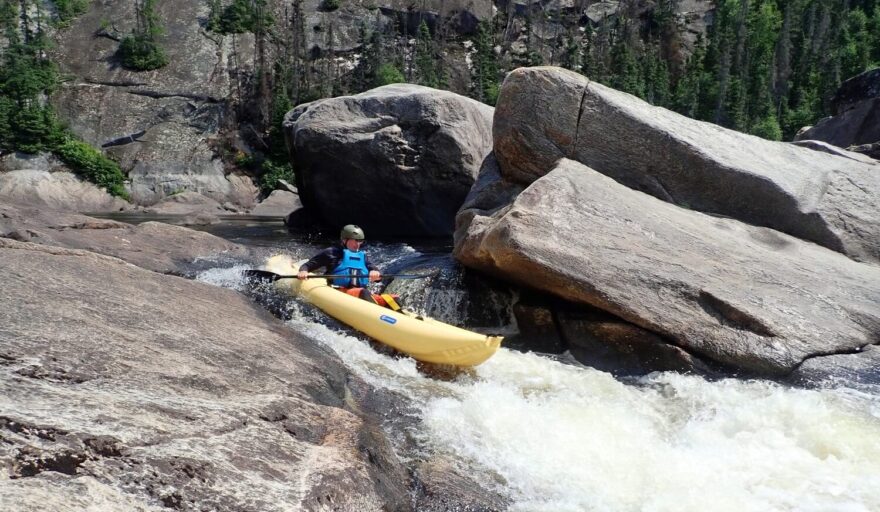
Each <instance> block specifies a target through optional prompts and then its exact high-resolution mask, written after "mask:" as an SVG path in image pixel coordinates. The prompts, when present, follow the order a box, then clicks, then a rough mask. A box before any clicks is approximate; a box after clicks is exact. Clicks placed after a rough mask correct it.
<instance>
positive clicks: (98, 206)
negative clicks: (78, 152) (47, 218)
mask: <svg viewBox="0 0 880 512" xmlns="http://www.w3.org/2000/svg"><path fill="white" fill-rule="evenodd" d="M0 201H4V202H15V203H27V204H30V205H31V206H43V207H46V208H51V209H55V210H69V211H76V212H113V211H120V210H126V209H129V208H131V204H129V203H128V201H125V200H124V199H120V198H118V197H114V196H112V195H110V194H109V193H107V191H106V190H104V189H102V188H98V187H97V186H96V185H94V184H92V183H89V182H87V181H83V180H81V179H79V178H78V177H77V176H76V175H74V174H72V173H70V172H47V171H40V170H18V171H11V172H0Z"/></svg>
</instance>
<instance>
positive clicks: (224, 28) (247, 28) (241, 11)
mask: <svg viewBox="0 0 880 512" xmlns="http://www.w3.org/2000/svg"><path fill="white" fill-rule="evenodd" d="M260 16H262V17H263V19H262V22H263V27H268V26H269V25H271V24H272V23H273V22H274V19H273V18H272V16H271V15H270V14H269V13H267V12H266V10H265V2H264V1H260V2H253V1H251V0H234V1H233V2H232V3H231V4H229V5H227V6H226V7H224V8H223V10H222V11H220V3H219V2H216V1H214V2H212V3H211V14H210V16H209V18H208V30H210V31H212V32H217V33H219V34H243V33H245V32H254V31H256V30H257V29H258V28H259V25H260Z"/></svg>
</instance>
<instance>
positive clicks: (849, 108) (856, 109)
mask: <svg viewBox="0 0 880 512" xmlns="http://www.w3.org/2000/svg"><path fill="white" fill-rule="evenodd" d="M832 104H833V108H834V116H832V117H826V118H825V119H822V120H821V121H819V122H818V123H816V125H815V126H812V127H810V128H809V129H806V130H804V131H802V132H800V133H798V135H797V140H821V141H825V142H828V143H830V144H834V145H835V146H839V147H842V148H849V149H850V150H852V151H858V152H861V153H865V154H868V155H869V156H872V157H875V158H876V155H877V149H876V148H874V147H873V145H874V144H880V68H878V69H874V70H872V71H865V72H864V73H862V74H860V75H857V76H854V77H852V78H850V79H849V80H847V81H845V82H843V84H841V86H840V88H839V89H838V90H837V93H836V94H835V96H834V99H833V100H832Z"/></svg>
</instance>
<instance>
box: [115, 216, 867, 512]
mask: <svg viewBox="0 0 880 512" xmlns="http://www.w3.org/2000/svg"><path fill="white" fill-rule="evenodd" d="M120 220H126V219H120ZM129 220H131V219H129ZM205 229H206V230H207V231H210V232H212V233H214V234H217V235H219V236H223V237H225V238H228V239H230V240H233V241H236V242H238V243H242V244H246V245H251V246H255V247H261V248H263V249H264V250H265V251H266V253H267V254H269V253H272V252H279V251H284V252H287V253H290V254H292V255H293V256H295V257H306V256H309V255H311V253H313V252H314V251H316V250H318V249H320V248H321V247H323V246H324V245H326V243H328V242H329V239H327V238H322V237H320V236H314V235H310V234H307V233H299V234H289V233H287V231H286V229H285V228H284V226H282V225H281V224H280V222H278V223H271V222H265V221H258V220H254V219H244V218H239V219H237V220H236V221H235V222H224V223H221V224H218V225H214V226H208V227H206V228H205ZM368 236H369V233H368ZM369 249H370V250H371V257H373V258H375V259H376V260H377V262H381V263H382V264H384V268H385V270H386V271H389V272H390V271H398V270H402V269H413V268H434V269H439V270H441V277H440V278H439V279H438V280H436V281H434V282H431V283H425V284H413V283H412V282H409V283H408V284H407V286H409V288H406V289H404V290H402V292H403V294H404V296H405V298H406V299H407V300H408V301H409V303H410V304H411V305H413V306H415V307H417V308H418V309H422V310H423V311H426V312H428V313H430V314H432V315H433V316H435V317H439V318H441V319H444V320H446V321H449V322H451V323H454V324H459V325H462V324H466V323H468V319H469V318H472V317H473V318H477V317H480V315H479V311H477V312H476V314H474V309H475V308H476V309H479V308H481V307H483V308H486V309H488V310H491V311H487V312H486V313H487V314H486V315H484V316H483V317H481V318H482V319H483V320H484V323H487V325H486V326H484V327H487V328H503V325H502V324H504V323H505V322H506V321H507V317H505V315H504V305H503V304H502V303H493V302H492V301H488V302H487V301H485V299H484V298H481V299H480V301H479V303H478V304H474V303H473V302H474V301H472V300H471V299H470V292H468V291H465V290H464V289H462V282H463V274H462V272H461V270H460V269H459V268H458V267H457V266H456V265H455V264H454V262H453V261H452V259H451V258H450V257H449V251H450V244H449V243H444V242H441V243H433V242H432V243H424V244H412V245H408V244H406V243H403V242H401V241H385V242H375V243H374V242H372V241H371V245H370V246H369ZM248 266H249V265H248V264H246V263H244V262H229V261H225V262H222V263H218V264H217V265H215V266H214V268H209V269H208V270H204V271H202V272H201V273H200V274H199V279H200V280H202V281H205V282H208V283H212V284H215V285H219V286H226V287H231V288H236V289H244V287H245V283H243V281H242V278H241V270H242V269H244V268H247V267H248ZM395 286H397V285H395ZM432 296H433V297H434V298H432V299H429V298H428V297H432ZM502 302H503V301H502ZM285 307H286V311H287V314H288V316H289V317H290V320H289V324H290V325H291V326H292V327H293V328H295V329H296V330H297V331H299V332H302V333H303V334H305V335H306V336H308V337H310V338H312V339H314V340H315V341H316V342H317V343H322V344H325V345H326V346H328V347H330V348H331V349H332V350H334V351H336V352H337V353H338V354H339V355H340V357H341V359H342V360H343V361H345V363H346V364H347V365H348V366H349V367H350V369H351V370H352V371H353V372H354V373H356V374H358V375H360V376H361V377H362V378H364V379H365V380H366V381H368V382H369V383H371V384H372V385H374V386H377V387H380V388H387V389H389V390H393V391H395V392H399V393H402V394H404V395H406V396H408V397H410V398H411V399H412V401H413V404H415V406H416V408H417V411H416V415H417V417H418V418H417V419H418V420H419V421H420V422H421V423H420V424H421V427H420V428H419V429H418V430H417V431H416V432H414V433H413V434H412V435H413V436H415V438H416V439H417V441H418V445H419V448H420V450H421V451H423V452H424V453H425V454H432V453H433V454H442V455H445V456H450V457H451V458H453V459H454V460H456V461H458V463H459V464H460V465H461V466H462V468H464V470H465V471H468V472H469V473H470V474H473V475H476V476H477V479H478V480H480V481H483V482H484V483H485V485H486V486H488V487H492V488H497V489H501V490H502V492H503V493H504V494H505V495H506V496H508V497H509V498H510V500H511V502H512V506H511V510H518V511H519V510H521V511H548V512H549V511H554V512H555V511H616V512H620V511H634V512H635V511H658V512H659V511H700V512H703V511H707V510H712V511H727V510H730V511H737V512H741V511H776V510H779V511H795V510H797V511H816V512H818V511H837V510H840V511H853V512H855V511H865V512H867V511H877V510H880V393H878V391H877V390H876V389H872V388H864V389H851V388H846V387H840V388H835V389H810V390H805V389H796V388H791V387H786V386H781V385H778V384H775V383H772V382H768V381H760V380H751V381H743V380H736V379H726V380H720V381H714V382H710V381H707V380H704V379H702V378H699V377H693V376H686V375H679V374H674V373H662V374H652V375H650V376H647V377H643V378H641V379H635V380H627V381H625V382H622V381H620V380H617V379H615V378H613V377H612V376H611V375H609V374H607V373H603V372H600V371H596V370H593V369H590V368H584V367H581V366H577V365H572V364H565V363H563V362H560V361H559V360H557V359H558V358H551V357H544V356H542V355H539V354H534V353H519V352H513V351H510V350H506V349H502V350H501V351H499V353H498V354H496V355H495V356H494V357H493V358H492V359H490V360H489V361H488V362H487V363H485V364H483V365H481V366H479V367H477V368H476V369H475V371H474V372H472V373H470V374H465V375H461V376H459V377H458V378H457V379H455V380H453V381H441V380H437V379H433V378H430V377H426V376H425V375H423V374H421V373H420V372H419V371H418V370H417V368H416V365H415V363H414V362H413V361H412V360H410V359H393V358H390V357H388V356H386V355H382V354H379V353H377V352H376V351H374V350H373V349H371V348H370V347H369V345H368V344H367V343H365V342H364V341H363V340H361V339H359V338H357V337H355V336H352V335H351V333H349V332H347V331H345V330H343V329H340V328H339V327H338V326H336V325H334V324H332V323H328V322H326V321H323V320H322V319H321V318H320V316H319V315H317V314H316V313H315V312H314V310H312V309H311V308H309V307H308V306H303V305H301V304H298V303H296V302H295V301H288V302H287V303H286V306H285ZM487 319H488V320H487ZM492 322H495V323H496V324H497V325H495V326H492V325H488V324H491V323H492ZM480 475H482V478H481V477H480Z"/></svg>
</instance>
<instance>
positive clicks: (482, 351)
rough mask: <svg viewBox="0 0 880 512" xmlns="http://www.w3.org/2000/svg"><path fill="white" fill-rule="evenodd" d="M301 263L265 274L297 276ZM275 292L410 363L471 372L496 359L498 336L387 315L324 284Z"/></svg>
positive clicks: (291, 283)
mask: <svg viewBox="0 0 880 512" xmlns="http://www.w3.org/2000/svg"><path fill="white" fill-rule="evenodd" d="M300 264H301V263H297V262H294V261H293V260H292V259H290V258H289V257H288V256H283V255H281V256H273V257H271V258H269V259H268V260H267V261H266V264H265V266H264V268H265V270H268V271H270V272H274V273H276V274H281V275H292V274H296V272H297V270H298V269H299V266H300ZM276 286H278V287H280V288H281V289H283V290H284V291H286V292H288V293H292V294H293V295H296V296H298V297H301V298H303V299H304V300H306V301H308V302H309V303H311V304H314V305H315V306H316V307H318V308H319V309H321V310H322V311H323V312H325V313H327V314H328V315H330V316H332V317H333V318H335V319H337V320H339V321H340V322H342V323H344V324H346V325H349V326H351V327H352V328H354V329H356V330H358V331H360V332H362V333H364V334H366V335H367V336H369V337H371V338H373V339H375V340H376V341H379V342H381V343H384V344H385V345H388V346H390V347H392V348H394V349H396V350H399V351H400V352H403V353H405V354H407V355H409V356H411V357H412V358H413V359H416V360H418V361H422V362H426V363H435V364H448V365H454V366H476V365H478V364H480V363H482V362H483V361H485V360H486V359H489V357H491V356H492V354H494V353H495V351H496V350H498V347H499V346H500V345H501V340H502V337H501V336H487V335H484V334H479V333H475V332H471V331H467V330H465V329H460V328H458V327H455V326H452V325H449V324H444V323H443V322H439V321H437V320H433V319H430V318H423V317H417V316H416V315H414V314H412V313H409V312H406V311H405V310H401V311H392V310H390V309H387V308H384V307H382V306H379V305H377V304H372V303H370V302H367V301H365V300H361V299H358V298H357V297H353V296H351V295H348V294H345V293H342V292H340V291H338V290H336V289H334V288H332V287H331V286H329V285H328V284H327V280H326V279H322V278H311V279H306V280H302V281H300V280H299V279H281V280H279V281H276Z"/></svg>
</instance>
